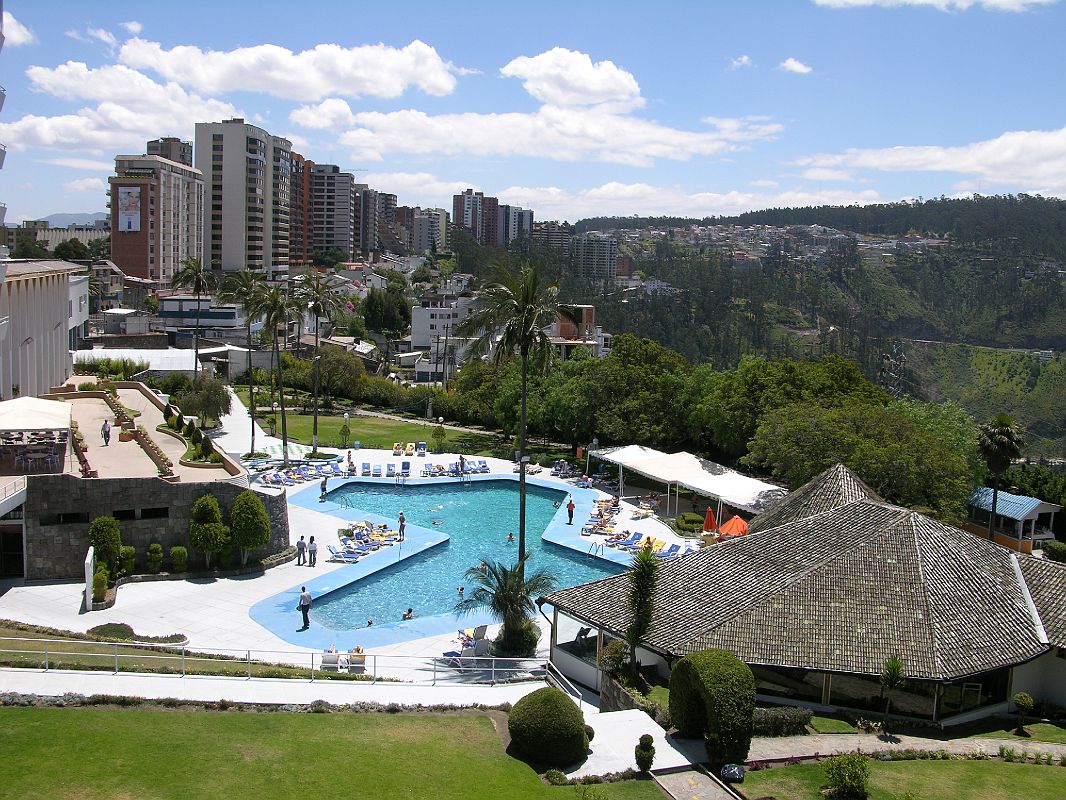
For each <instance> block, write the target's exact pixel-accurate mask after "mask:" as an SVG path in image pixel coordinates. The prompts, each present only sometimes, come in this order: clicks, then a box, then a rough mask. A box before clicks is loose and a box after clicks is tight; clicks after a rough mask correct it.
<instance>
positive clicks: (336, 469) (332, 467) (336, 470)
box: [324, 461, 348, 477]
mask: <svg viewBox="0 0 1066 800" xmlns="http://www.w3.org/2000/svg"><path fill="white" fill-rule="evenodd" d="M324 469H325V470H326V471H327V472H328V473H329V474H330V476H331V477H333V476H337V475H347V474H348V472H347V470H343V469H341V468H340V465H339V464H338V463H337V462H336V461H330V462H329V463H328V464H326V466H325V467H324Z"/></svg>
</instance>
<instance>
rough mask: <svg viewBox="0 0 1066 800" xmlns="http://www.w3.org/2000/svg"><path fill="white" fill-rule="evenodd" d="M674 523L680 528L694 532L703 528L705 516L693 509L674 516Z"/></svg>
mask: <svg viewBox="0 0 1066 800" xmlns="http://www.w3.org/2000/svg"><path fill="white" fill-rule="evenodd" d="M674 523H675V524H676V525H677V527H678V530H682V531H687V532H689V533H693V532H695V531H698V530H702V529H703V517H701V516H700V515H699V514H694V513H693V512H691V511H685V512H683V513H681V514H678V515H677V516H676V517H674Z"/></svg>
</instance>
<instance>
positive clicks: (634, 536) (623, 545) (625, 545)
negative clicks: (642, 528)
mask: <svg viewBox="0 0 1066 800" xmlns="http://www.w3.org/2000/svg"><path fill="white" fill-rule="evenodd" d="M643 538H644V534H643V533H634V534H632V535H630V537H629V538H628V539H623V540H622V541H620V542H607V546H608V547H618V548H621V549H625V548H628V547H629V546H630V545H634V544H636V543H637V542H639V541H640V540H641V539H643Z"/></svg>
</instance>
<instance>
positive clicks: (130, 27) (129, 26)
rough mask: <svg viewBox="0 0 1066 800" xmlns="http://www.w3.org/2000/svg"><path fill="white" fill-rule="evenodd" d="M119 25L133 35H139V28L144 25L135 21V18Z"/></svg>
mask: <svg viewBox="0 0 1066 800" xmlns="http://www.w3.org/2000/svg"><path fill="white" fill-rule="evenodd" d="M121 25H122V27H123V28H125V29H126V30H127V31H129V32H130V33H131V34H132V35H133V36H140V35H141V30H142V28H143V27H144V26H143V25H141V23H139V22H137V21H136V20H132V19H131V20H130V21H129V22H123V23H121Z"/></svg>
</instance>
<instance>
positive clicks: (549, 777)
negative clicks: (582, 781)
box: [544, 769, 570, 786]
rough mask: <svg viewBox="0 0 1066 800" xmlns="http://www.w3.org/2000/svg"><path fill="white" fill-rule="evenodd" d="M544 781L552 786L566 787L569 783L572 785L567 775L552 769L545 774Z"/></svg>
mask: <svg viewBox="0 0 1066 800" xmlns="http://www.w3.org/2000/svg"><path fill="white" fill-rule="evenodd" d="M544 780H546V781H547V782H548V783H550V784H551V785H552V786H566V785H567V784H568V783H570V779H569V778H568V777H566V773H565V772H560V771H559V770H557V769H550V770H548V771H547V772H545V773H544Z"/></svg>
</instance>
